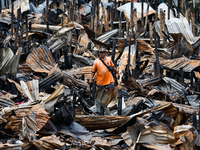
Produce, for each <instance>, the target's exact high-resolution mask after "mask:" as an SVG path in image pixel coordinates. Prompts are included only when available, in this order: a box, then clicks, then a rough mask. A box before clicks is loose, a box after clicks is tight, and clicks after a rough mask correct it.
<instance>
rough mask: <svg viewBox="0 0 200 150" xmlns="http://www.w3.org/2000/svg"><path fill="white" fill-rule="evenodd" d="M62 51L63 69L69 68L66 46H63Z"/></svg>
mask: <svg viewBox="0 0 200 150" xmlns="http://www.w3.org/2000/svg"><path fill="white" fill-rule="evenodd" d="M63 53H64V60H65V69H69V65H68V58H67V53H68V50H67V49H66V48H64V49H63Z"/></svg>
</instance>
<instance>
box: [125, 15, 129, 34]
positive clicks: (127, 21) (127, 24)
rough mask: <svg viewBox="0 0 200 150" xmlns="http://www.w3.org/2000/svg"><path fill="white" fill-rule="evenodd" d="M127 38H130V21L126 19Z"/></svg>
mask: <svg viewBox="0 0 200 150" xmlns="http://www.w3.org/2000/svg"><path fill="white" fill-rule="evenodd" d="M126 37H129V20H128V18H127V19H126Z"/></svg>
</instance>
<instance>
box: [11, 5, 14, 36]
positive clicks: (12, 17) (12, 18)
mask: <svg viewBox="0 0 200 150" xmlns="http://www.w3.org/2000/svg"><path fill="white" fill-rule="evenodd" d="M13 11H14V4H13V3H12V10H11V35H12V36H13V20H14V13H13Z"/></svg>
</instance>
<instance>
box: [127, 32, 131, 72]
mask: <svg viewBox="0 0 200 150" xmlns="http://www.w3.org/2000/svg"><path fill="white" fill-rule="evenodd" d="M130 57H131V34H130V36H129V47H128V64H127V66H126V67H127V68H126V72H127V73H128V75H130Z"/></svg>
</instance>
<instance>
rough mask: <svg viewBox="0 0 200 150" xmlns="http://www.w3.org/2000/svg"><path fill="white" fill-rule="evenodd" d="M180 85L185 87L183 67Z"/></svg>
mask: <svg viewBox="0 0 200 150" xmlns="http://www.w3.org/2000/svg"><path fill="white" fill-rule="evenodd" d="M180 75H181V76H180V84H181V85H183V86H184V72H183V67H181V68H180Z"/></svg>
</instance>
